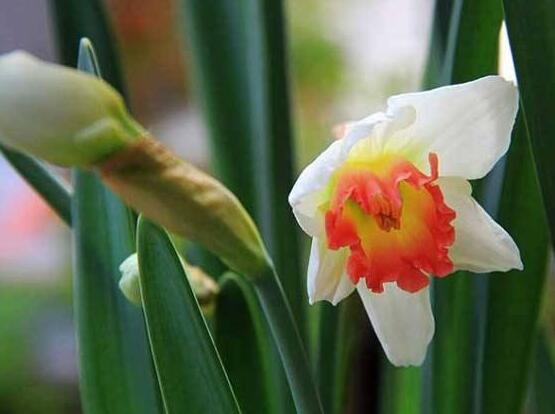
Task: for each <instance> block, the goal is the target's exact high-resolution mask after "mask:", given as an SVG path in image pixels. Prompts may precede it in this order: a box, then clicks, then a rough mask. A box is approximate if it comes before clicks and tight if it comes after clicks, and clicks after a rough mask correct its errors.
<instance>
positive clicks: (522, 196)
mask: <svg viewBox="0 0 555 414" xmlns="http://www.w3.org/2000/svg"><path fill="white" fill-rule="evenodd" d="M499 222H500V224H501V225H502V226H503V227H504V228H505V229H506V230H507V231H508V232H509V233H510V234H511V235H512V237H513V238H514V240H515V242H516V244H517V245H518V246H519V248H520V253H521V257H522V261H523V263H524V271H523V272H520V271H511V272H508V273H504V274H502V273H500V274H493V275H491V276H489V277H490V279H489V283H488V284H489V292H488V309H487V329H486V337H485V344H484V348H485V349H484V362H483V391H482V412H484V413H488V414H489V413H491V414H497V413H499V414H511V413H514V414H518V413H521V412H522V409H523V405H524V400H525V397H526V391H527V388H528V387H527V384H528V377H529V375H528V373H529V368H530V360H531V356H532V349H533V348H532V346H533V344H534V342H535V338H536V327H537V322H538V314H539V308H540V303H541V298H542V294H543V287H544V282H545V275H546V264H547V250H548V247H547V245H548V235H547V230H546V228H547V227H546V226H547V223H546V221H545V215H544V212H543V208H542V202H541V194H540V189H539V187H538V183H537V181H536V174H535V170H534V162H533V159H532V154H531V152H530V148H529V146H528V137H527V131H526V127H525V123H524V119H523V117H522V116H520V117H519V119H518V120H517V125H516V128H515V132H514V134H513V142H512V145H511V149H510V151H509V154H508V156H507V162H506V168H505V181H504V184H503V194H502V198H501V205H500V210H499ZM501 395H502V396H503V398H500V396H501Z"/></svg>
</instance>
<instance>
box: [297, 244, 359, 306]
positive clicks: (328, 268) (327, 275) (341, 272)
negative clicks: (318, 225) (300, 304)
mask: <svg viewBox="0 0 555 414" xmlns="http://www.w3.org/2000/svg"><path fill="white" fill-rule="evenodd" d="M348 254H349V252H348V250H347V249H340V250H329V249H328V248H327V247H326V245H325V242H324V241H322V240H319V239H317V238H313V239H312V246H311V248H310V259H309V262H308V275H307V287H308V299H309V301H310V304H311V305H312V304H313V303H314V302H317V301H319V300H327V301H328V302H331V303H332V304H333V305H337V303H339V302H340V301H341V300H342V299H344V298H345V297H347V296H349V295H350V294H351V292H352V291H353V290H354V289H355V285H354V284H353V283H352V282H351V280H350V279H349V277H348V276H347V274H346V273H345V261H346V259H347V256H348Z"/></svg>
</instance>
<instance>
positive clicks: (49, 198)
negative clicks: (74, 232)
mask: <svg viewBox="0 0 555 414" xmlns="http://www.w3.org/2000/svg"><path fill="white" fill-rule="evenodd" d="M0 152H2V154H3V155H4V157H5V158H6V160H8V162H9V163H10V164H11V165H12V167H14V168H15V169H16V170H17V172H19V174H21V176H22V177H23V178H24V179H25V181H27V182H28V183H29V184H30V185H31V187H33V189H34V190H35V191H36V192H37V193H38V194H39V195H40V196H41V197H42V198H43V200H44V201H46V203H48V205H49V206H50V207H52V209H53V210H54V212H55V213H56V214H57V215H58V216H59V217H60V218H61V219H62V220H63V221H64V222H65V223H66V224H67V225H68V226H71V190H70V186H69V185H68V184H66V183H65V182H64V181H62V179H60V178H59V177H57V176H56V175H54V174H53V173H51V172H50V171H48V169H47V168H46V167H45V166H44V165H43V164H42V162H40V161H38V160H36V159H34V158H31V157H29V156H27V155H25V154H22V153H20V152H16V151H12V150H10V149H8V148H5V147H0Z"/></svg>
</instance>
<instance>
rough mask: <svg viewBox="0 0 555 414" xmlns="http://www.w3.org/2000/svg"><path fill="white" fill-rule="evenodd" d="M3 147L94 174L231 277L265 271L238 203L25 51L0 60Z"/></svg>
mask: <svg viewBox="0 0 555 414" xmlns="http://www.w3.org/2000/svg"><path fill="white" fill-rule="evenodd" d="M0 144H2V145H4V146H6V147H9V148H11V149H14V150H18V151H21V152H25V153H28V154H31V155H33V156H35V157H38V158H41V159H44V160H46V161H49V162H51V163H53V164H57V165H62V166H78V167H83V168H89V169H95V170H97V171H98V172H99V174H100V175H101V176H102V179H103V181H104V183H106V184H107V185H108V186H109V187H110V188H111V189H112V190H113V191H114V192H116V193H117V194H118V195H119V196H121V197H122V198H123V200H124V201H126V202H127V203H128V204H129V205H131V206H132V207H134V208H135V209H136V210H138V211H139V212H141V213H143V214H144V215H145V216H146V217H148V218H151V219H152V220H154V221H156V222H158V223H160V224H162V225H163V226H165V227H166V228H167V229H168V230H170V231H172V232H174V233H176V234H178V235H181V236H183V237H185V238H187V239H189V240H192V241H195V242H198V243H200V244H202V245H204V246H205V247H206V248H207V249H209V250H210V251H212V252H213V253H214V254H216V255H217V256H219V257H220V258H221V259H222V261H223V262H224V263H226V264H227V265H228V266H229V267H230V268H231V269H232V270H234V271H237V272H240V273H244V274H247V275H254V274H258V273H260V272H261V271H264V270H265V269H266V268H267V267H268V266H269V265H270V263H269V258H268V257H267V253H266V249H265V247H264V245H263V242H262V239H261V237H260V234H259V232H258V229H257V228H256V226H255V224H254V222H253V220H252V219H251V217H250V216H249V214H248V213H247V212H246V210H245V209H244V208H243V206H242V205H241V203H240V202H239V200H238V199H237V198H236V197H235V195H233V194H232V193H231V192H230V191H229V190H228V189H227V188H226V187H224V186H223V185H222V184H221V183H220V182H219V181H217V180H216V179H214V178H213V177H211V176H209V175H208V174H206V173H204V172H203V171H200V170H199V169H197V168H195V167H194V166H193V165H191V164H189V163H187V162H185V161H183V160H182V159H180V158H179V157H177V156H176V155H175V154H173V153H172V152H171V151H170V150H168V149H167V148H166V147H165V146H164V145H162V144H161V143H160V142H159V141H156V140H155V139H153V137H152V136H151V135H150V134H149V132H148V131H146V130H145V129H144V128H143V127H142V126H141V125H139V123H137V122H136V121H135V120H134V119H133V118H132V117H131V115H129V113H128V111H127V109H126V107H125V105H124V103H123V99H122V97H121V96H120V95H119V93H118V92H117V91H115V90H114V89H113V88H112V87H111V86H110V85H108V84H107V83H106V82H104V81H102V80H101V79H98V78H96V77H94V76H91V75H88V74H85V73H83V72H79V71H77V70H75V69H70V68H67V67H64V66H60V65H56V64H50V63H46V62H43V61H41V60H39V59H37V58H35V57H33V56H31V55H29V54H28V53H25V52H21V51H15V52H11V53H8V54H6V55H2V56H0ZM133 295H134V296H135V297H136V296H137V294H136V292H135V294H133Z"/></svg>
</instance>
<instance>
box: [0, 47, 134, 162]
mask: <svg viewBox="0 0 555 414" xmlns="http://www.w3.org/2000/svg"><path fill="white" fill-rule="evenodd" d="M144 134H145V131H144V130H143V129H142V128H141V127H140V126H139V125H138V124H137V123H136V122H135V121H134V120H133V119H132V118H131V117H130V116H129V114H128V113H127V110H126V108H125V105H124V103H123V100H122V97H121V96H120V95H119V94H118V93H117V92H116V91H115V90H114V89H113V88H112V87H111V86H110V85H108V84H107V83H106V82H104V81H102V80H100V79H97V78H95V77H93V76H91V75H87V74H85V73H82V72H79V71H76V70H73V69H70V68H66V67H64V66H60V65H55V64H50V63H46V62H43V61H41V60H39V59H37V58H35V57H33V56H31V55H29V54H27V53H25V52H22V51H15V52H11V53H8V54H6V55H3V56H0V143H2V144H4V145H6V146H7V147H10V148H12V149H15V150H18V151H22V152H27V153H30V154H31V155H34V156H36V157H39V158H42V159H44V160H46V161H49V162H51V163H53V164H58V165H63V166H70V165H71V166H75V165H77V166H87V165H90V164H93V163H95V162H98V161H100V160H102V159H104V158H105V157H106V156H107V155H109V154H111V153H113V152H114V151H116V150H118V149H120V148H123V147H124V146H125V145H127V144H128V143H130V142H133V141H134V140H136V139H138V138H139V137H141V136H142V135H144Z"/></svg>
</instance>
